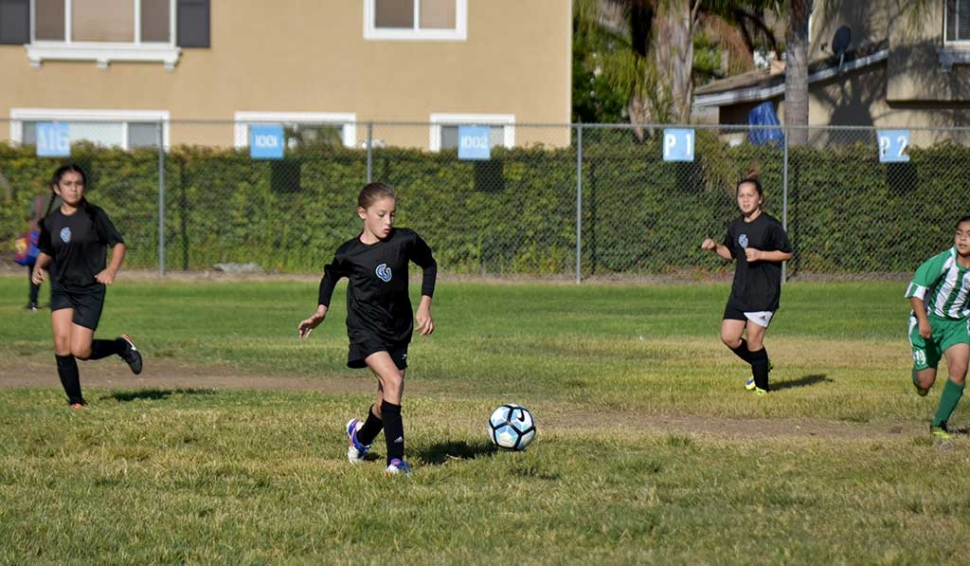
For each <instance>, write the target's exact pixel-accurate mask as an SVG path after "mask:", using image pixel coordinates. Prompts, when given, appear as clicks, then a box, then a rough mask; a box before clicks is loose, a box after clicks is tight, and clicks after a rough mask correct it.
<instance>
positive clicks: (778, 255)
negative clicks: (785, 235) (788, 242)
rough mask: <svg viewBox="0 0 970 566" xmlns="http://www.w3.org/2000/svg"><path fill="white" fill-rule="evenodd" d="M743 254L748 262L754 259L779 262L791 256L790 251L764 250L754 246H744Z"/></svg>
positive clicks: (754, 260)
mask: <svg viewBox="0 0 970 566" xmlns="http://www.w3.org/2000/svg"><path fill="white" fill-rule="evenodd" d="M744 256H745V257H746V258H748V263H754V262H756V261H772V262H775V263H781V262H783V261H788V260H790V259H791V258H792V257H793V254H792V253H791V252H781V251H777V250H776V251H771V252H764V251H761V250H758V249H755V248H745V249H744Z"/></svg>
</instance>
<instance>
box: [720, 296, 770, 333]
mask: <svg viewBox="0 0 970 566" xmlns="http://www.w3.org/2000/svg"><path fill="white" fill-rule="evenodd" d="M774 314H775V313H774V311H746V310H744V309H742V308H741V307H739V306H738V305H737V304H735V303H732V302H731V301H728V304H727V306H726V307H724V319H723V320H743V321H745V323H747V322H748V321H749V320H750V321H751V322H753V323H755V324H757V325H758V326H762V327H764V328H768V325H769V324H770V323H771V317H772V316H774Z"/></svg>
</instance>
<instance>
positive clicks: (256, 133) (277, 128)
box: [249, 124, 284, 159]
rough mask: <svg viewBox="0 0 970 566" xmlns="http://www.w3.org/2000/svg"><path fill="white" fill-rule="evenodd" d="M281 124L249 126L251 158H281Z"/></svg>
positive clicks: (282, 143)
mask: <svg viewBox="0 0 970 566" xmlns="http://www.w3.org/2000/svg"><path fill="white" fill-rule="evenodd" d="M283 145H284V142H283V126H282V125H281V124H272V125H269V126H250V127H249V156H250V157H251V158H253V159H283Z"/></svg>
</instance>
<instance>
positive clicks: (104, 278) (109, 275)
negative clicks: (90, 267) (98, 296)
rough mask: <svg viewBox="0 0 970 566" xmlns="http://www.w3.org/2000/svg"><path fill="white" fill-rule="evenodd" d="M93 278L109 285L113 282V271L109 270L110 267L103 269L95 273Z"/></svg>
mask: <svg viewBox="0 0 970 566" xmlns="http://www.w3.org/2000/svg"><path fill="white" fill-rule="evenodd" d="M94 280H95V281H97V282H98V283H101V284H102V285H111V284H112V283H114V282H115V272H114V271H111V270H110V269H105V270H104V271H102V272H100V273H98V274H97V275H95V276H94Z"/></svg>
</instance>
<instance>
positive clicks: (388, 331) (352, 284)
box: [319, 228, 438, 347]
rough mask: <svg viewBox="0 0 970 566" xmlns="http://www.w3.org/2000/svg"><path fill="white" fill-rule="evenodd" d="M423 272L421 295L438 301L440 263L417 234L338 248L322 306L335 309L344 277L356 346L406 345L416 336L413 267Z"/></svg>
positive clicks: (399, 233)
mask: <svg viewBox="0 0 970 566" xmlns="http://www.w3.org/2000/svg"><path fill="white" fill-rule="evenodd" d="M411 261H413V262H414V263H415V264H417V265H418V266H419V267H421V268H422V269H423V270H424V278H423V280H422V283H421V294H422V295H428V296H429V297H430V296H433V295H434V286H435V278H436V277H437V269H438V268H437V263H436V262H435V260H434V257H433V256H432V255H431V248H429V247H428V244H426V243H425V242H424V240H422V239H421V237H420V236H418V235H417V234H416V233H415V232H414V231H413V230H408V229H407V228H395V229H393V230H392V231H391V233H390V234H389V235H388V237H387V238H385V239H383V240H381V241H379V242H377V243H376V244H370V245H368V244H364V243H362V242H361V241H360V238H359V237H357V238H354V239H352V240H349V241H347V242H345V243H344V244H343V245H341V246H340V247H339V248H338V249H337V253H336V254H335V255H334V258H333V262H332V263H330V264H328V265H327V266H326V267H325V268H324V271H323V279H321V280H320V295H319V304H321V305H325V306H328V307H329V306H330V297H331V296H332V294H333V289H334V286H335V285H336V284H337V281H338V280H339V279H340V278H341V277H346V278H347V279H348V281H349V282H348V285H347V334H348V335H349V337H350V341H351V342H363V341H374V340H377V341H379V342H381V343H383V344H385V345H387V346H389V347H390V346H393V345H396V344H406V343H408V342H410V341H411V333H412V332H413V331H414V320H413V319H414V311H413V310H412V309H411V299H410V297H409V296H408V263H409V262H411Z"/></svg>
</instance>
